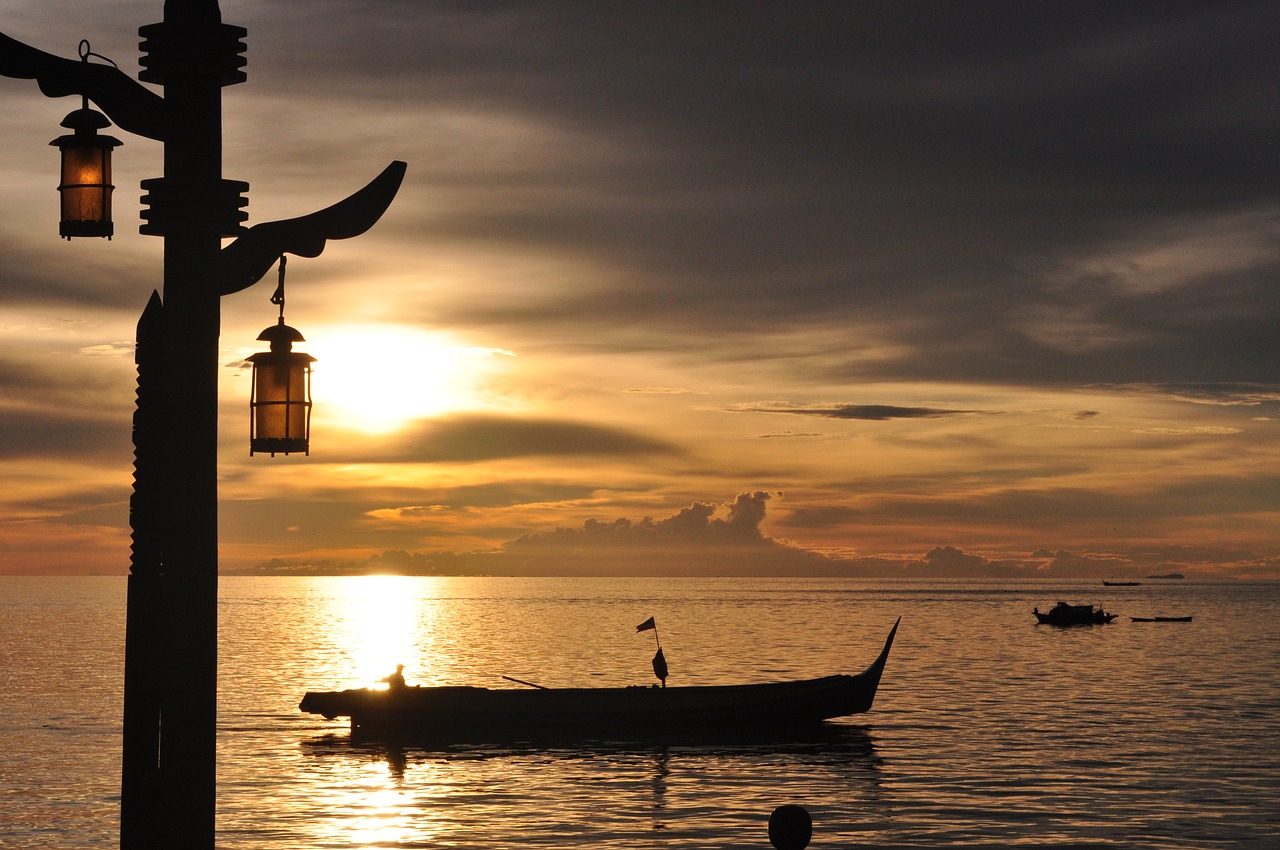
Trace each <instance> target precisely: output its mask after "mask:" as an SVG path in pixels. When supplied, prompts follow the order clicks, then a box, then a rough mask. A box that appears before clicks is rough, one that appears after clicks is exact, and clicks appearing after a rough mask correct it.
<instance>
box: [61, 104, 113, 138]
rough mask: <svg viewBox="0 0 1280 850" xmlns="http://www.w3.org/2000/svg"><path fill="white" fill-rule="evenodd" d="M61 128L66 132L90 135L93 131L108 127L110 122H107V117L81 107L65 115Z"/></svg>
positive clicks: (96, 111)
mask: <svg viewBox="0 0 1280 850" xmlns="http://www.w3.org/2000/svg"><path fill="white" fill-rule="evenodd" d="M62 126H63V127H66V128H67V129H68V130H75V131H77V132H90V133H91V132H93V131H94V130H101V129H103V128H105V127H110V126H111V122H110V121H109V120H107V116H105V115H103V114H102V113H101V112H99V111H98V110H96V109H90V108H89V107H87V106H82V107H81V108H79V109H77V110H75V111H73V112H69V113H67V117H66V118H63V119H62Z"/></svg>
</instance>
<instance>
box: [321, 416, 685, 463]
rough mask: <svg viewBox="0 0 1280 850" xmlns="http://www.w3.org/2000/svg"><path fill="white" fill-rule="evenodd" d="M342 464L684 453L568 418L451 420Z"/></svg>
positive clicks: (345, 456)
mask: <svg viewBox="0 0 1280 850" xmlns="http://www.w3.org/2000/svg"><path fill="white" fill-rule="evenodd" d="M337 451H338V452H339V453H340V454H336V455H335V457H336V458H338V459H340V460H355V459H358V460H362V461H365V462H378V461H379V460H385V461H387V462H395V463H413V462H423V463H451V462H452V463H471V462H477V461H487V460H499V459H504V458H518V457H564V458H569V457H644V456H646V455H661V454H668V455H669V454H679V450H678V449H677V448H676V447H675V446H674V445H672V444H670V443H667V442H664V441H662V440H658V439H655V438H652V437H646V436H644V435H641V434H638V433H635V432H633V431H628V430H625V429H622V428H615V427H611V426H605V425H592V424H589V423H584V422H574V421H569V420H562V419H535V418H532V417H521V418H514V417H502V416H486V415H464V416H451V417H447V418H441V419H430V420H422V421H421V422H420V423H419V424H418V425H417V427H416V428H412V429H407V430H406V431H405V432H404V433H401V434H397V435H395V436H394V437H391V438H388V439H385V440H381V441H378V442H377V443H376V444H371V447H370V448H368V449H362V448H359V447H355V448H352V449H350V450H347V451H345V452H344V451H343V450H342V449H337Z"/></svg>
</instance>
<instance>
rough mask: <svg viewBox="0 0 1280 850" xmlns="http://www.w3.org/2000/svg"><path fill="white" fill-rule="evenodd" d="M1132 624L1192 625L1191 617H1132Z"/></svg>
mask: <svg viewBox="0 0 1280 850" xmlns="http://www.w3.org/2000/svg"><path fill="white" fill-rule="evenodd" d="M1129 622H1131V623H1190V622H1191V618H1190V617H1130V618H1129Z"/></svg>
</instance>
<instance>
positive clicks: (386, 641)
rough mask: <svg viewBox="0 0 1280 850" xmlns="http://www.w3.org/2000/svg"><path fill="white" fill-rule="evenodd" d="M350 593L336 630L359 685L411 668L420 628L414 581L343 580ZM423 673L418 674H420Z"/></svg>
mask: <svg viewBox="0 0 1280 850" xmlns="http://www.w3.org/2000/svg"><path fill="white" fill-rule="evenodd" d="M343 588H344V589H345V591H346V597H345V599H344V603H345V604H344V605H343V607H342V610H341V611H339V612H337V616H336V617H335V622H334V626H335V627H336V628H337V630H338V631H340V632H342V633H343V641H344V646H346V647H347V651H348V653H350V656H351V659H352V661H353V662H354V667H355V674H356V677H357V679H358V680H359V681H362V682H376V681H378V680H379V679H381V678H382V677H383V676H386V675H387V674H388V673H390V672H391V671H392V670H394V669H395V666H396V665H397V664H412V663H413V659H414V658H416V657H417V655H418V643H419V640H420V638H421V635H420V634H419V632H420V630H421V628H422V618H423V616H424V614H425V613H429V612H424V611H422V610H421V605H420V601H419V600H418V598H417V595H416V594H415V593H414V592H413V589H414V585H413V579H410V578H405V577H403V576H361V577H359V578H350V579H344V580H343ZM419 672H420V671H419Z"/></svg>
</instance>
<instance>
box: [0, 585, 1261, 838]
mask: <svg viewBox="0 0 1280 850" xmlns="http://www.w3.org/2000/svg"><path fill="white" fill-rule="evenodd" d="M124 591H125V584H124V580H123V579H121V578H0V846H2V847H5V848H11V847H12V848H28V847H30V848H35V847H40V848H45V847H53V848H105V847H112V846H114V845H115V844H116V843H117V830H118V805H119V796H118V795H119V789H118V784H119V778H118V777H119V758H120V756H119V751H120V707H121V693H120V688H121V678H122V677H121V666H122V658H123V634H124V597H125V593H124ZM1058 599H1065V600H1067V601H1071V602H1080V603H1084V602H1092V603H1096V604H1100V605H1103V606H1104V607H1106V608H1107V609H1108V610H1113V611H1118V612H1120V614H1121V615H1122V616H1121V617H1120V618H1119V619H1117V621H1116V622H1115V623H1113V624H1111V625H1108V626H1096V627H1083V628H1072V629H1056V628H1053V627H1049V626H1037V625H1035V623H1034V619H1033V617H1032V616H1031V608H1032V607H1033V606H1039V607H1040V608H1041V609H1042V610H1043V609H1045V608H1046V607H1049V606H1051V605H1052V604H1053V603H1054V602H1055V601H1057V600H1058ZM651 615H652V616H654V617H656V619H657V624H658V637H659V638H660V639H661V641H662V646H663V649H664V652H665V654H666V657H667V660H668V662H669V664H670V667H671V679H670V680H669V681H670V684H671V686H673V687H674V686H676V685H680V684H712V683H725V682H743V681H767V680H773V679H786V678H807V677H811V676H817V675H823V674H827V673H832V672H858V671H860V670H861V669H862V668H863V667H865V666H866V665H867V664H868V663H870V661H871V660H872V659H873V658H874V657H875V655H876V653H877V652H878V650H879V648H880V646H881V645H882V644H883V641H884V638H885V636H886V634H887V633H888V631H889V628H890V627H891V626H892V625H893V622H894V620H895V619H896V618H897V617H898V616H899V615H901V616H902V626H901V629H900V630H899V633H898V638H897V641H896V643H895V645H894V649H893V653H892V655H891V656H890V658H889V664H888V667H887V670H886V673H885V677H884V681H883V683H882V685H881V688H880V693H879V696H878V697H877V700H876V704H875V707H874V708H873V709H872V711H871V712H870V713H869V714H864V715H859V716H857V717H855V718H849V719H846V720H845V721H841V722H839V723H837V724H834V725H833V727H832V728H831V729H830V730H829V731H828V732H827V733H826V734H825V735H822V736H815V737H813V738H811V739H809V740H802V741H795V742H784V743H772V744H767V745H762V744H717V745H710V746H696V745H681V746H659V745H629V746H622V745H616V746H611V745H608V744H600V745H593V746H584V747H570V748H557V749H550V750H548V749H520V748H482V749H475V748H467V749H463V748H458V749H447V750H436V751H424V750H407V751H403V752H388V751H387V750H385V749H380V748H378V747H374V746H352V745H351V744H350V743H349V742H348V741H347V736H346V728H345V726H344V724H343V723H342V722H341V721H337V722H325V721H324V720H323V719H321V718H318V717H313V716H310V715H303V714H301V713H299V712H298V710H297V703H298V700H299V699H300V698H301V696H302V694H303V692H305V691H306V690H309V689H311V690H330V689H339V688H346V687H354V686H363V685H368V684H372V683H374V682H375V681H376V680H377V679H379V678H380V677H381V676H384V675H386V674H387V673H389V672H390V671H391V670H392V669H393V668H394V665H395V664H397V663H402V664H404V665H405V668H406V669H405V673H406V676H407V677H408V679H409V680H410V682H411V683H420V684H445V683H450V684H482V685H487V686H492V687H503V686H510V687H516V686H515V685H512V684H511V683H509V682H506V681H504V680H503V679H502V678H501V677H502V676H503V675H507V676H514V677H516V678H520V679H525V680H529V681H532V682H536V683H539V684H542V685H549V686H560V685H619V684H647V683H649V682H650V681H652V673H651V671H650V670H649V659H650V657H651V656H652V654H653V648H654V637H653V633H652V632H645V633H641V634H637V633H636V631H635V627H636V625H637V624H638V623H640V622H641V621H643V620H644V619H645V618H647V617H649V616H651ZM1151 615H1194V617H1195V619H1194V621H1193V622H1191V623H1133V622H1130V621H1129V617H1130V616H1151ZM220 618H221V656H220V658H221V673H220V686H219V694H220V698H219V702H220V708H219V712H220V716H219V735H218V748H219V749H218V758H219V766H218V779H219V797H218V830H219V837H218V844H219V847H221V848H281V850H284V848H288V850H294V848H300V847H307V848H352V847H454V848H475V850H480V849H481V848H505V847H517V846H519V847H530V846H534V847H571V846H589V847H593V848H615V847H616V848H624V847H625V848H642V847H672V848H693V847H698V848H729V847H733V848H750V847H761V848H767V847H768V846H769V842H768V838H767V835H766V821H767V818H768V815H769V813H770V811H772V810H773V808H774V807H775V806H777V805H780V804H782V803H799V804H801V805H803V806H805V807H806V808H808V809H809V811H810V813H811V814H812V816H813V819H814V839H813V843H812V845H811V846H812V847H854V846H870V847H977V846H987V847H1008V846H1012V845H1017V844H1026V845H1034V846H1040V847H1048V846H1058V847H1091V846H1092V847H1126V848H1148V847H1149V848H1176V847H1186V848H1210V847H1257V848H1264V847H1266V848H1274V847H1280V584H1277V583H1244V582H1239V583H1199V582H1193V581H1153V580H1147V581H1146V582H1144V584H1143V585H1142V586H1140V587H1119V588H1104V587H1102V586H1101V583H1100V582H1098V581H1089V582H1087V583H1085V582H1080V583H1063V582H1057V583H1052V582H1016V583H1009V582H999V583H997V582H991V583H980V582H876V581H867V580H854V581H833V580H804V579H786V580H783V579H772V580H770V579H764V580H760V579H748V580H744V579H731V580H728V579H717V580H705V579H687V580H658V579H639V580H637V579H627V580H614V579H578V578H575V579H510V578H505V579H504V578H394V577H369V578H226V579H223V581H222V585H221V604H220Z"/></svg>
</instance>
